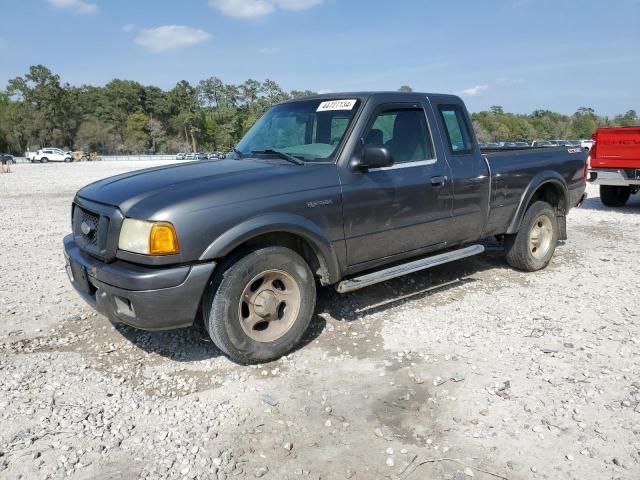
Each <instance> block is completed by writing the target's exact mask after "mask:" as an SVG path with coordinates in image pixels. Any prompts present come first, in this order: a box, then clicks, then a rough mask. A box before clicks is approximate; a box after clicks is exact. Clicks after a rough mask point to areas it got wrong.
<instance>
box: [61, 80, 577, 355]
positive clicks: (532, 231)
mask: <svg viewBox="0 0 640 480" xmlns="http://www.w3.org/2000/svg"><path fill="white" fill-rule="evenodd" d="M234 152H235V153H233V154H232V155H229V156H228V158H227V159H225V160H222V161H203V162H189V163H182V164H174V165H167V166H161V167H155V168H150V169H146V170H140V171H136V172H132V173H127V174H123V175H118V176H115V177H111V178H107V179H104V180H100V181H98V182H95V183H92V184H90V185H88V186H86V187H84V188H83V189H81V190H80V191H79V192H78V193H77V195H76V197H75V199H74V201H73V206H72V230H73V233H72V234H71V235H68V236H67V237H65V239H64V251H65V258H66V262H67V272H68V273H69V277H70V279H71V282H72V284H73V286H74V287H75V288H76V290H77V291H78V292H79V293H80V295H82V297H83V298H84V299H85V300H87V301H88V302H89V303H90V304H91V305H93V306H94V307H95V308H96V309H97V310H98V311H99V312H101V313H102V314H104V315H105V316H107V317H108V318H110V319H111V320H112V321H114V322H123V323H126V324H129V325H132V326H134V327H138V328H141V329H147V330H161V329H171V328H178V327H187V326H190V325H192V324H193V323H194V322H195V321H200V320H201V321H202V322H203V323H204V326H205V327H206V329H207V331H208V332H209V334H210V336H211V338H212V340H213V342H214V343H215V344H216V345H217V346H218V347H219V348H220V350H222V351H223V352H224V353H225V354H226V355H228V356H229V357H230V358H231V359H233V360H234V361H237V362H240V363H251V362H262V361H268V360H272V359H275V358H277V357H279V356H281V355H283V354H286V353H287V352H289V351H290V350H291V349H292V348H293V347H294V346H295V345H296V343H297V342H298V341H299V340H300V339H301V337H302V336H303V334H304V333H305V331H306V330H307V327H308V326H309V322H310V320H311V317H312V315H313V312H314V308H315V301H316V285H317V284H319V285H322V286H327V285H335V286H336V288H337V290H338V291H339V292H349V291H353V290H356V289H358V288H362V287H365V286H367V285H371V284H373V283H377V282H381V281H385V280H387V279H390V278H394V277H397V276H400V275H404V274H407V273H411V272H415V271H418V270H421V269H424V268H429V267H432V266H434V265H440V264H443V263H446V262H450V261H453V260H457V259H461V258H465V257H468V256H470V255H476V254H479V253H482V252H483V250H484V247H483V245H482V244H481V243H478V242H479V241H480V240H482V239H483V238H486V237H490V236H496V237H498V238H499V239H501V240H503V241H504V247H505V252H506V258H507V262H508V263H509V264H510V265H512V266H513V267H515V268H518V269H521V270H525V271H535V270H539V269H541V268H544V267H545V266H546V265H547V264H548V263H549V261H550V259H551V257H552V255H553V253H554V250H555V247H556V243H557V241H558V240H561V239H565V238H566V215H567V213H568V212H569V209H570V208H572V207H574V206H576V205H578V204H579V203H580V201H581V199H582V198H583V195H584V190H585V176H586V165H585V160H586V153H585V152H584V151H583V150H582V149H581V148H541V149H536V148H526V149H509V150H505V151H500V150H487V151H481V150H480V149H479V147H478V144H477V141H476V138H475V135H474V132H473V129H472V127H471V122H470V119H469V116H468V114H467V111H466V109H465V106H464V104H463V102H462V101H461V100H460V99H459V98H458V97H455V96H452V95H433V94H421V93H400V92H376V93H348V94H331V95H319V96H316V97H308V98H304V99H298V100H293V101H289V102H285V103H281V104H279V105H276V106H274V107H272V108H271V109H270V110H268V111H267V112H266V113H265V115H264V116H263V117H262V118H261V119H260V120H259V121H258V122H257V123H256V124H255V125H254V126H253V128H252V129H251V130H250V131H249V132H248V133H247V134H246V136H245V137H244V138H243V139H242V141H241V142H240V143H239V144H238V145H237V146H236V148H235V149H234Z"/></svg>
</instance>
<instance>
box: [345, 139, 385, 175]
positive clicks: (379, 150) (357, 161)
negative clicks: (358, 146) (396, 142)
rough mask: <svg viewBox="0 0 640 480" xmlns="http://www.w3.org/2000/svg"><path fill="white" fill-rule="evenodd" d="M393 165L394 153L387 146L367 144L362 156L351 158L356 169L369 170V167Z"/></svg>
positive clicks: (352, 166) (352, 165)
mask: <svg viewBox="0 0 640 480" xmlns="http://www.w3.org/2000/svg"><path fill="white" fill-rule="evenodd" d="M391 165H393V155H391V151H389V149H388V148H387V147H381V146H377V145H365V146H364V148H363V149H362V154H361V156H360V157H356V158H354V159H353V160H351V168H353V169H354V170H368V169H369V168H382V167H390V166H391Z"/></svg>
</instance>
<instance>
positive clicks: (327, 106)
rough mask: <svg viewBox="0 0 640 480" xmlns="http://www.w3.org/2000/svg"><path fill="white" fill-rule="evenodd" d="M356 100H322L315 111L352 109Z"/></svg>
mask: <svg viewBox="0 0 640 480" xmlns="http://www.w3.org/2000/svg"><path fill="white" fill-rule="evenodd" d="M356 102H357V100H330V101H328V102H322V103H321V104H320V105H319V106H318V109H317V110H316V112H329V111H331V110H352V109H353V106H354V105H355V104H356Z"/></svg>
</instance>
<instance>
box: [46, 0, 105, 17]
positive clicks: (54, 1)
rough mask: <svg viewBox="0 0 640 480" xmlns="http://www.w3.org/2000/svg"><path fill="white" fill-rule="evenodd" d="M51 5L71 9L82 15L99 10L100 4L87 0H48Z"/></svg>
mask: <svg viewBox="0 0 640 480" xmlns="http://www.w3.org/2000/svg"><path fill="white" fill-rule="evenodd" d="M47 1H48V2H49V3H50V4H51V5H53V6H54V7H58V8H64V9H66V10H71V11H72V12H74V13H80V14H82V15H92V14H94V13H96V12H97V11H98V5H96V4H95V3H89V2H85V1H84V0H47Z"/></svg>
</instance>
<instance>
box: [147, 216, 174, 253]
mask: <svg viewBox="0 0 640 480" xmlns="http://www.w3.org/2000/svg"><path fill="white" fill-rule="evenodd" d="M176 253H180V246H179V245H178V236H177V235H176V229H175V228H173V225H171V224H170V223H154V224H153V226H152V227H151V233H150V234H149V255H173V254H176Z"/></svg>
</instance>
